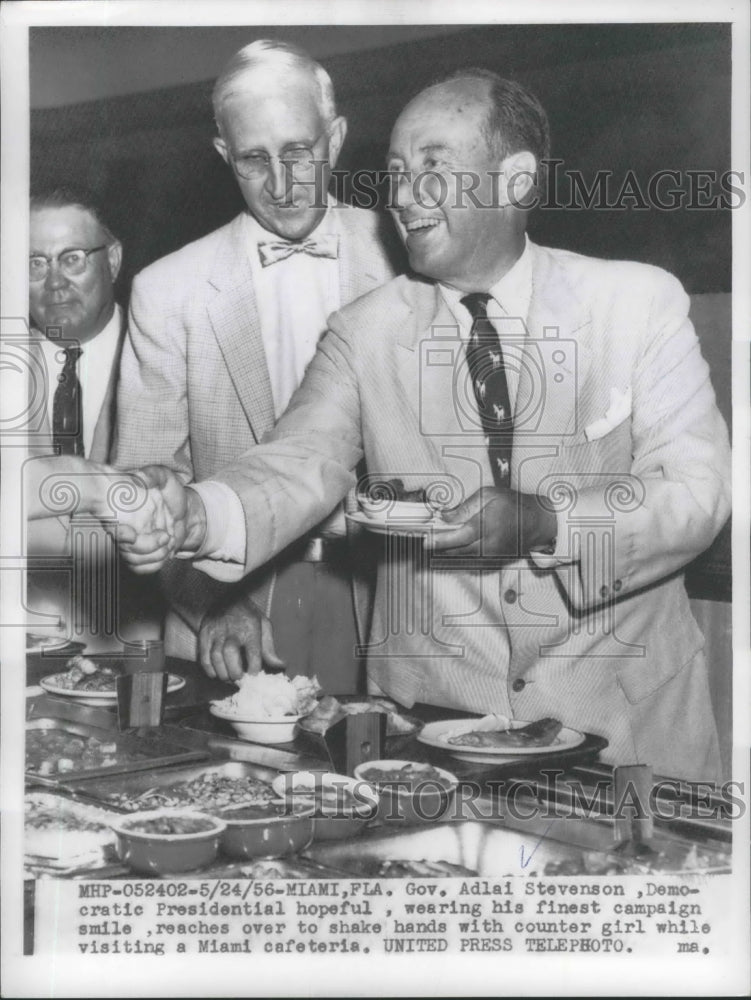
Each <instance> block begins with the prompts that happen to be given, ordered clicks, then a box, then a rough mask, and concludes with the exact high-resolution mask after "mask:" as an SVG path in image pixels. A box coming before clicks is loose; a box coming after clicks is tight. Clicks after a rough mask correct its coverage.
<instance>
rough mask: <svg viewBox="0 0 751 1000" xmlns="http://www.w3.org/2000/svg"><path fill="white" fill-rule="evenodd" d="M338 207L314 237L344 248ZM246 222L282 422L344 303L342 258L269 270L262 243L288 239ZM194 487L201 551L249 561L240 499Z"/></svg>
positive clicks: (298, 256)
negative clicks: (201, 522)
mask: <svg viewBox="0 0 751 1000" xmlns="http://www.w3.org/2000/svg"><path fill="white" fill-rule="evenodd" d="M333 204H334V202H333V199H332V198H329V207H328V209H327V211H326V214H325V215H324V217H323V219H322V220H321V222H320V223H319V224H318V225H317V226H316V228H315V230H314V231H313V233H312V234H311V236H315V237H318V236H332V237H334V238H335V239H336V240H337V241H338V242H339V243H340V244H341V238H342V235H343V232H342V228H341V225H340V223H339V215H338V212H337V211H336V209H335V208H334V207H333ZM245 220H246V231H247V241H248V256H249V259H250V267H251V272H252V274H253V289H254V292H255V295H256V307H257V309H258V320H259V324H260V328H261V338H262V340H263V346H264V351H265V353H266V364H267V365H268V370H269V380H270V382H271V394H272V397H273V400H274V414H275V416H276V418H277V419H278V418H279V417H280V416H281V415H282V413H284V411H285V410H286V408H287V404H288V403H289V401H290V398H291V397H292V394H293V393H294V391H295V389H297V387H298V386H299V384H300V383H301V382H302V379H303V376H304V375H305V370H306V368H307V367H308V365H309V364H310V362H311V361H312V359H313V355H314V354H315V352H316V348H317V347H318V342H319V340H320V339H321V337H322V336H323V334H324V333H325V332H326V329H327V326H328V323H327V320H328V317H329V316H330V315H331V313H333V312H336V310H337V309H338V308H339V306H340V305H341V292H340V276H339V259H338V258H337V259H335V258H332V257H314V256H312V255H311V254H306V253H293V254H291V255H290V256H289V257H287V258H285V259H284V260H279V261H276V262H275V263H273V264H269V265H267V266H266V267H264V266H263V265H262V263H261V255H260V253H259V249H258V246H259V244H261V243H279V242H284V241H283V240H280V238H279V237H278V236H275V235H274V234H273V233H270V232H268V231H267V230H265V229H264V228H263V227H262V226H260V225H259V224H258V223H257V222H256V220H255V219H254V218H253V217H252V216H251V215H246V217H245ZM193 488H194V489H196V491H197V492H198V493H199V495H200V496H201V499H202V500H203V502H204V506H205V507H206V514H207V522H208V526H209V527H208V530H207V534H206V538H205V540H204V544H203V547H202V549H201V553H202V554H206V555H210V557H211V558H212V559H215V560H218V561H220V562H221V561H225V562H234V563H237V562H239V563H242V562H244V559H245V514H244V512H243V508H242V504H241V503H240V498H239V497H238V496H237V494H236V493H235V492H234V491H233V490H231V489H230V488H229V487H228V486H225V485H224V484H223V483H215V482H211V481H206V482H202V483H196V484H194V486H193ZM335 520H339V521H341V520H342V519H341V516H340V514H339V512H338V511H337V512H335V514H334V515H332V518H330V519H329V520H328V521H327V522H326V524H327V525H328V524H329V523H330V522H331V530H332V532H334V533H337V531H338V532H341V530H342V529H341V527H339V528H338V529H337V527H335V525H334V521H335ZM232 578H233V579H234V575H233V577H232Z"/></svg>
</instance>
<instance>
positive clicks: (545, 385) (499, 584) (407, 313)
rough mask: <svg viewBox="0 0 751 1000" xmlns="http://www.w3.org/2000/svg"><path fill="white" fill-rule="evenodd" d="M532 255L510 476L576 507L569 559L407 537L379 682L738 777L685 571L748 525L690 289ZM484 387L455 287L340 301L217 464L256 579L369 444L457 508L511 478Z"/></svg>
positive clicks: (393, 577)
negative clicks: (269, 408) (234, 456)
mask: <svg viewBox="0 0 751 1000" xmlns="http://www.w3.org/2000/svg"><path fill="white" fill-rule="evenodd" d="M532 253H533V294H532V302H531V307H530V312H529V315H528V318H527V330H528V333H527V335H526V337H525V336H524V330H523V328H522V327H521V326H520V325H519V324H517V327H516V334H517V335H518V337H519V340H518V342H517V345H516V353H514V349H513V345H512V344H511V345H510V344H509V342H508V341H505V345H506V346H504V352H506V351H507V350H508V351H509V354H508V357H509V359H511V360H510V361H508V362H507V363H515V364H517V366H518V370H519V387H518V393H517V400H516V408H515V409H516V413H515V435H514V447H513V461H512V469H511V482H512V487H513V488H514V489H516V490H520V491H522V492H526V493H539V494H543V495H545V496H547V497H548V498H549V500H548V502H549V504H550V505H551V506H552V507H553V508H554V509H556V510H557V512H558V515H559V538H558V545H557V548H556V550H555V555H554V556H551V555H549V554H547V555H546V554H544V553H539V554H536V555H535V556H534V558H530V557H527V558H522V559H518V560H516V561H513V562H510V563H507V564H505V565H504V566H503V567H502V568H501V569H498V568H494V567H493V566H492V564H487V563H485V564H483V563H480V564H479V565H477V564H475V565H470V566H469V567H468V568H467V569H458V568H456V563H454V564H453V566H452V564H451V563H450V562H449V561H448V560H447V559H446V558H445V557H443V558H441V559H436V560H434V561H433V563H432V564H431V563H429V562H428V561H427V560H426V557H425V555H424V554H422V553H421V549H420V546H419V544H417V545H415V544H413V543H410V542H408V541H404V540H397V541H394V542H393V543H391V544H390V545H389V543H386V542H384V550H383V556H384V557H383V559H382V561H381V564H380V568H379V574H378V589H377V594H376V602H375V609H374V618H373V628H372V633H371V637H370V644H369V648H368V676H369V681H370V683H371V685H372V686H373V688H374V689H380V690H382V691H384V692H386V693H388V694H390V695H392V696H393V697H395V698H397V699H398V700H399V701H401V702H403V703H404V704H406V705H411V704H412V703H413V702H414V701H425V702H429V703H432V704H437V705H445V706H452V707H455V708H463V709H468V710H474V711H479V712H485V711H497V712H511V713H513V715H514V716H515V717H517V718H521V719H536V718H539V717H540V716H543V715H553V716H556V717H557V718H559V719H561V720H562V721H563V723H564V724H566V725H570V726H574V727H576V728H578V729H581V730H586V731H590V732H594V733H600V734H602V735H604V736H606V737H607V738H608V739H609V740H610V748H609V750H608V752H607V753H606V755H605V759H607V760H611V761H613V762H619V763H628V762H631V763H633V762H643V763H650V764H653V765H654V767H655V769H656V771H657V773H664V774H679V775H683V776H686V777H689V778H713V777H716V776H717V774H718V757H717V734H716V729H715V725H714V720H713V717H712V711H711V706H710V700H709V691H708V688H707V677H706V668H705V664H704V662H703V656H702V647H703V638H702V636H701V633H700V631H699V629H698V627H697V626H696V624H695V622H694V620H693V618H692V617H691V613H690V610H689V605H688V600H687V597H686V593H685V589H684V587H683V582H682V576H681V568H682V567H683V566H684V565H685V564H686V563H688V562H689V561H690V560H691V559H692V558H693V557H694V556H695V555H696V554H697V553H699V552H701V551H702V550H703V549H704V548H706V547H707V546H708V545H709V544H710V543H711V541H712V539H713V538H714V536H715V535H716V533H717V532H718V531H719V529H720V527H721V526H722V524H723V523H724V521H725V520H726V518H727V516H728V512H729V502H730V485H729V445H728V438H727V430H726V427H725V425H724V422H723V420H722V418H721V416H720V414H719V412H718V410H717V407H716V404H715V399H714V394H713V391H712V388H711V385H710V381H709V371H708V368H707V365H706V363H705V362H704V360H703V358H702V357H701V354H700V351H699V346H698V341H697V339H696V336H695V333H694V330H693V327H692V325H691V323H690V321H689V319H688V304H689V303H688V297H687V296H686V295H685V293H684V291H683V289H682V288H681V286H680V284H679V283H678V282H677V281H676V280H675V279H674V278H673V277H671V276H670V275H668V274H667V273H665V272H664V271H661V270H660V269H658V268H654V267H650V266H647V265H641V264H636V263H630V262H616V261H603V260H595V259H592V258H587V257H582V256H579V255H577V254H573V253H567V252H564V251H560V250H551V249H545V248H542V247H537V246H534V245H532ZM513 334H514V331H513V330H512V340H513ZM514 358H516V361H514V360H513V359H514ZM467 385H468V380H467V379H466V368H465V360H464V351H463V347H462V346H461V342H460V341H459V340H458V339H457V330H456V323H455V321H454V319H453V317H452V316H451V313H450V312H449V311H448V309H447V307H446V306H445V304H444V301H443V298H442V296H441V295H440V292H439V290H438V289H437V288H436V286H435V285H433V284H432V283H430V282H427V281H421V280H419V279H415V278H411V277H401V278H397V279H395V280H394V281H392V282H389V284H388V285H386V286H384V287H382V288H380V289H378V290H376V291H374V292H372V293H371V294H369V295H367V296H366V297H364V298H362V299H360V300H359V301H358V302H356V303H354V304H353V305H351V306H349V307H348V308H347V309H344V310H343V311H341V312H340V313H338V314H335V315H334V316H333V317H332V318H331V320H330V331H329V333H328V335H327V336H326V338H325V339H324V341H323V342H322V344H321V345H320V347H319V350H318V353H317V355H316V357H315V359H314V361H313V362H312V363H311V365H310V367H309V369H308V372H307V374H306V377H305V379H304V381H303V384H302V386H301V387H300V389H299V390H298V392H297V393H296V394H295V396H294V397H293V399H292V401H291V403H290V406H289V408H288V409H287V412H286V413H285V414H284V416H283V417H282V418H281V420H280V421H279V423H278V425H277V427H276V430H275V431H274V433H273V434H272V435H271V437H270V439H269V442H268V443H267V444H264V445H262V446H261V447H260V448H258V449H255V450H254V451H253V452H252V453H248V455H246V456H245V457H244V459H243V460H241V461H240V462H236V463H234V465H233V466H232V467H230V468H228V469H226V470H223V472H222V473H221V474H220V475H219V476H217V477H216V478H218V479H220V480H222V481H224V482H225V483H227V484H228V485H229V486H231V487H232V488H233V489H234V490H235V491H236V492H237V493H238V494H239V495H240V497H241V499H242V501H243V505H244V508H245V512H246V517H247V532H248V541H247V562H246V566H245V570H246V571H248V570H252V569H253V568H254V567H255V566H258V565H261V564H263V563H264V562H265V561H266V560H267V559H268V558H270V557H271V556H272V555H273V554H274V553H275V552H277V551H279V550H281V549H283V548H284V546H286V545H288V544H289V543H290V541H292V539H293V538H295V537H296V536H297V535H299V534H300V533H301V532H303V531H305V530H307V529H308V528H309V527H310V526H311V525H312V524H315V523H316V521H317V520H319V519H320V517H321V516H322V515H323V514H324V513H325V512H326V511H328V510H330V509H331V507H332V505H333V504H334V503H335V502H336V501H337V500H338V499H340V498H341V497H342V496H343V495H344V493H345V492H346V491H347V490H348V489H350V488H351V486H352V484H353V481H354V475H353V470H354V469H355V467H356V465H357V463H358V462H359V461H360V459H361V458H362V457H363V456H364V457H365V459H366V462H367V466H368V472H369V474H371V475H374V474H376V475H379V476H382V477H395V476H400V477H402V478H403V479H405V481H408V482H409V484H410V486H417V485H421V486H431V485H434V484H443V487H445V496H446V499H448V500H449V501H450V503H452V504H453V503H455V502H458V501H459V500H461V499H462V498H463V497H465V496H468V495H471V494H472V493H473V492H474V491H475V490H476V489H477V488H478V487H479V486H481V485H487V484H492V478H491V475H490V467H489V464H488V458H487V448H486V447H485V444H484V441H483V439H482V436H481V433H479V434H478V432H477V428H476V417H474V420H473V412H474V407H473V403H472V400H473V397H472V395H471V389H469V390H468V389H467Z"/></svg>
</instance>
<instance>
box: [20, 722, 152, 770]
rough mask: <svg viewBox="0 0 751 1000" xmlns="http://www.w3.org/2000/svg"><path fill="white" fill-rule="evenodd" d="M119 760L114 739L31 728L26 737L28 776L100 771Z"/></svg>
mask: <svg viewBox="0 0 751 1000" xmlns="http://www.w3.org/2000/svg"><path fill="white" fill-rule="evenodd" d="M137 752H138V751H136V753H137ZM119 761H120V757H119V756H118V747H117V742H116V741H115V740H112V739H107V740H100V739H97V738H96V737H93V736H73V735H71V734H70V733H66V732H59V731H58V730H44V729H32V730H31V732H29V733H27V734H26V771H27V773H29V774H39V775H42V776H47V775H53V774H66V773H69V772H72V771H88V770H92V769H96V770H98V769H99V768H102V767H112V766H113V765H114V764H117V763H119Z"/></svg>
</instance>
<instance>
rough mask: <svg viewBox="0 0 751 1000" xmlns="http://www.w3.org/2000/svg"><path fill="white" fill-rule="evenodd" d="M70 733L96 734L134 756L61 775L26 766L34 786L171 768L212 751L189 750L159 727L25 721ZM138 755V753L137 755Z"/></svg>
mask: <svg viewBox="0 0 751 1000" xmlns="http://www.w3.org/2000/svg"><path fill="white" fill-rule="evenodd" d="M39 730H42V731H44V732H50V731H54V732H60V733H67V734H69V735H70V736H71V737H73V736H79V737H84V738H86V737H93V738H95V739H98V740H101V741H102V742H104V743H114V744H115V745H116V747H117V751H116V752H117V753H122V754H129V753H131V754H133V755H134V756H133V757H131V759H129V760H128V759H126V760H123V761H118V762H117V763H116V764H111V765H109V766H107V767H89V768H81V769H79V770H76V771H65V772H63V773H61V774H50V775H44V774H39V773H38V772H37V771H36V770H33V769H29V768H26V781H27V783H28V784H31V785H42V786H45V787H53V788H57V787H60V786H62V785H66V786H67V785H69V784H70V783H71V782H75V781H81V780H86V781H91V780H92V779H94V778H98V777H101V776H102V775H113V774H129V773H131V772H133V771H143V770H145V769H151V768H155V767H169V766H170V765H172V764H185V763H188V762H189V761H195V760H205V759H206V758H207V757H208V756H209V754H208V752H207V751H205V750H196V749H189V748H187V747H184V746H181V745H180V744H179V743H177V742H175V741H174V740H171V739H167V738H166V737H165V736H164V735H163V734H161V733H160V732H158V731H157V730H147V731H146V732H145V734H144V735H137V734H136V733H133V732H126V733H119V732H115V731H113V730H111V729H100V728H98V727H96V726H89V725H86V724H85V723H83V722H72V721H70V720H68V719H53V718H39V719H34V720H33V721H31V722H28V723H27V724H26V731H27V733H28V732H37V731H39ZM136 754H138V756H135V755H136Z"/></svg>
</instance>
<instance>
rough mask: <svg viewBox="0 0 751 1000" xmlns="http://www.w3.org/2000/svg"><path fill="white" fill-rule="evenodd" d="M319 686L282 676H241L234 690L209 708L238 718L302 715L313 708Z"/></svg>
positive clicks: (319, 690)
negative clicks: (212, 707)
mask: <svg viewBox="0 0 751 1000" xmlns="http://www.w3.org/2000/svg"><path fill="white" fill-rule="evenodd" d="M320 693H321V687H320V685H319V683H318V681H317V679H316V678H315V677H313V678H310V677H292V678H290V677H288V676H287V675H286V674H267V673H263V672H261V673H258V674H243V675H242V677H241V678H240V680H239V681H238V682H237V691H235V693H234V694H232V695H230V696H229V697H228V698H223V699H222V700H221V701H212V703H211V704H212V705H213V706H214V707H216V708H219V709H221V711H222V713H223V715H225V716H227V717H229V716H230V715H232V716H235V717H237V718H238V719H246V720H248V719H253V720H258V721H261V720H264V719H278V718H281V717H283V716H296V717H299V716H301V715H306V714H307V713H308V712H312V711H313V709H314V708H315V706H316V702H317V698H318V695H319V694H320Z"/></svg>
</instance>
